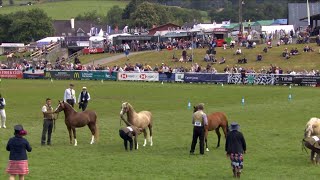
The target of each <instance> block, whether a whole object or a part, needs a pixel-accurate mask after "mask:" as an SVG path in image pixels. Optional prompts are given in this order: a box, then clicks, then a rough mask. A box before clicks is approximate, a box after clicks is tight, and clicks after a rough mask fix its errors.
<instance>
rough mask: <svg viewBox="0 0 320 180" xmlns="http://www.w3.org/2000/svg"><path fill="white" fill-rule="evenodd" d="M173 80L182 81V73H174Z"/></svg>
mask: <svg viewBox="0 0 320 180" xmlns="http://www.w3.org/2000/svg"><path fill="white" fill-rule="evenodd" d="M174 80H175V81H176V82H183V81H184V73H175V75H174Z"/></svg>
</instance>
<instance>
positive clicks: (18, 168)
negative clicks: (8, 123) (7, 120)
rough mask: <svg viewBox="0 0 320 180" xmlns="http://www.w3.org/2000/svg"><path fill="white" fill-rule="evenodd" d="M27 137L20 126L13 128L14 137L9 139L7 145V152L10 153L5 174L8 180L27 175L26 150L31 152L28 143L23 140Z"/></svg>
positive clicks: (22, 177)
mask: <svg viewBox="0 0 320 180" xmlns="http://www.w3.org/2000/svg"><path fill="white" fill-rule="evenodd" d="M25 135H27V131H25V130H24V129H23V127H22V125H16V126H14V137H12V138H10V139H9V141H8V144H7V147H6V148H7V151H10V156H9V163H8V167H7V169H6V172H7V173H8V174H10V179H15V176H16V175H19V179H24V176H25V175H26V174H28V173H29V168H28V156H27V153H26V150H27V151H28V152H31V150H32V148H31V146H30V144H29V142H28V141H27V140H26V139H24V138H23V136H25Z"/></svg>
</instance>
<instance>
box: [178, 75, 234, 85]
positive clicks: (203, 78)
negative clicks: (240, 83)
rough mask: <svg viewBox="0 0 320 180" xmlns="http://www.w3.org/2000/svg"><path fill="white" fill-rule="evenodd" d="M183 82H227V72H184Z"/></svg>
mask: <svg viewBox="0 0 320 180" xmlns="http://www.w3.org/2000/svg"><path fill="white" fill-rule="evenodd" d="M184 81H185V82H210V83H227V82H228V75H227V74H211V73H185V74H184Z"/></svg>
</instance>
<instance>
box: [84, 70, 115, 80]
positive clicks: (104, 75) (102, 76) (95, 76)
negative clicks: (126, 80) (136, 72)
mask: <svg viewBox="0 0 320 180" xmlns="http://www.w3.org/2000/svg"><path fill="white" fill-rule="evenodd" d="M80 79H83V80H114V81H115V80H117V72H112V73H111V72H109V71H81V72H80Z"/></svg>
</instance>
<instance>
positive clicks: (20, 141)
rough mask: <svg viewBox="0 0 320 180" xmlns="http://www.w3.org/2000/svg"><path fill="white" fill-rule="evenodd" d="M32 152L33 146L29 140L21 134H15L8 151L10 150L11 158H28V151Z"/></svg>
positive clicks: (9, 142)
mask: <svg viewBox="0 0 320 180" xmlns="http://www.w3.org/2000/svg"><path fill="white" fill-rule="evenodd" d="M26 150H27V151H28V152H31V150H32V148H31V146H30V145H29V142H28V141H27V140H26V139H24V138H23V137H20V136H15V137H12V138H10V139H9V141H8V144H7V151H10V156H9V160H27V159H28V156H27V152H26Z"/></svg>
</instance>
